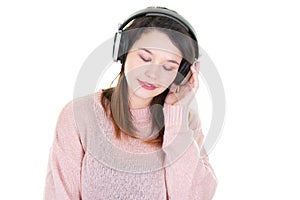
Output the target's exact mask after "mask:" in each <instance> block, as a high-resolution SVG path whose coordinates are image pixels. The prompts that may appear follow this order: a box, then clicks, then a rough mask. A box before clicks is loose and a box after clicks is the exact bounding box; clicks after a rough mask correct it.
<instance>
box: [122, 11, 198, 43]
mask: <svg viewBox="0 0 300 200" xmlns="http://www.w3.org/2000/svg"><path fill="white" fill-rule="evenodd" d="M143 16H163V17H167V18H171V19H173V20H174V21H176V22H178V23H179V24H181V25H182V26H183V27H184V28H185V29H186V30H187V31H188V32H189V33H190V34H191V36H192V38H193V39H194V40H195V41H197V37H196V34H195V31H194V29H193V27H192V26H191V24H190V23H189V22H188V21H187V20H185V19H184V18H183V17H182V16H181V15H179V14H178V13H176V12H175V11H172V10H169V9H166V8H163V7H148V8H145V9H143V10H140V11H137V12H135V13H133V14H132V15H130V16H129V17H128V18H127V19H126V20H125V21H124V22H123V23H122V24H120V26H119V29H118V31H122V30H123V29H124V28H125V27H126V26H127V25H128V24H129V23H130V22H131V21H132V20H134V19H136V18H138V17H143Z"/></svg>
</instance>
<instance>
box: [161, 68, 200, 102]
mask: <svg viewBox="0 0 300 200" xmlns="http://www.w3.org/2000/svg"><path fill="white" fill-rule="evenodd" d="M199 69H200V62H195V63H194V64H193V65H192V66H191V70H190V71H191V73H192V75H191V77H190V79H189V80H188V81H187V83H186V84H184V85H180V86H177V85H175V84H174V83H173V85H172V86H171V88H170V92H169V94H168V95H167V97H166V99H165V103H166V104H169V105H177V104H181V105H185V106H188V105H189V104H190V103H191V101H192V100H193V98H194V96H195V94H196V92H197V90H198V88H199V80H198V73H199Z"/></svg>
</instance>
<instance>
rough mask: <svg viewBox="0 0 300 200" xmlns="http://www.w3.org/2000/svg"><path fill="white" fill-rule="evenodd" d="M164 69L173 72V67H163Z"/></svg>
mask: <svg viewBox="0 0 300 200" xmlns="http://www.w3.org/2000/svg"><path fill="white" fill-rule="evenodd" d="M163 68H164V69H165V70H166V71H172V70H173V67H167V66H165V65H163Z"/></svg>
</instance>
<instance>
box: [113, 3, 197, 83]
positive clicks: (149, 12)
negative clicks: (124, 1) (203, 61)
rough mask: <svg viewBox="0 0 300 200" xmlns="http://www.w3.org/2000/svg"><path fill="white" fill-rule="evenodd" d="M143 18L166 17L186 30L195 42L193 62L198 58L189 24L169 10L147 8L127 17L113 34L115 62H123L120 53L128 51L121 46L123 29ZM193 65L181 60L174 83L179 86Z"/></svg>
mask: <svg viewBox="0 0 300 200" xmlns="http://www.w3.org/2000/svg"><path fill="white" fill-rule="evenodd" d="M144 16H161V17H167V18H170V19H172V20H174V21H176V22H177V23H179V24H180V25H181V26H182V27H183V28H185V29H186V31H187V32H188V33H189V34H190V36H191V38H192V39H193V40H195V41H196V47H195V59H194V60H195V61H196V60H197V59H198V57H199V47H198V40H197V37H196V33H195V31H194V29H193V27H192V26H191V25H190V23H189V22H188V21H187V20H185V19H184V18H183V17H182V16H181V15H179V14H178V13H176V12H175V11H172V10H169V9H167V8H164V7H148V8H146V9H143V10H140V11H137V12H135V13H133V14H132V15H131V16H129V17H128V18H127V19H126V20H125V21H124V22H123V23H122V24H120V25H119V28H118V31H117V32H116V33H115V38H114V45H113V55H112V56H113V60H114V61H115V62H117V61H119V60H120V61H121V63H122V62H123V61H124V58H122V55H120V54H122V53H124V52H127V51H128V49H124V48H126V45H122V44H121V39H122V33H123V31H124V30H123V29H124V28H125V27H126V26H127V25H128V24H129V23H130V22H131V21H133V20H134V19H136V18H139V17H144ZM192 64H193V63H190V62H188V61H187V60H186V59H185V58H182V61H181V63H180V66H179V70H178V73H177V77H176V78H175V80H174V83H175V84H177V85H179V84H180V83H182V81H183V79H184V78H185V77H186V76H187V74H188V72H189V71H190V67H191V65H192ZM179 73H180V74H179Z"/></svg>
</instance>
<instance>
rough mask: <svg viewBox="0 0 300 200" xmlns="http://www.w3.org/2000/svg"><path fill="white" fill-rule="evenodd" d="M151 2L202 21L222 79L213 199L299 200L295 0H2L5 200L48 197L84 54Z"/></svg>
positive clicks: (203, 41) (0, 144) (0, 113)
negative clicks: (51, 162) (57, 133)
mask: <svg viewBox="0 0 300 200" xmlns="http://www.w3.org/2000/svg"><path fill="white" fill-rule="evenodd" d="M150 5H160V6H166V7H168V8H171V9H174V10H176V11H177V12H179V13H180V14H181V15H183V16H184V17H185V18H186V19H187V20H188V21H189V22H190V23H191V24H192V25H193V26H194V28H195V29H196V31H197V34H198V38H199V44H200V46H201V47H202V48H203V49H204V50H205V51H206V52H207V53H208V55H209V56H210V58H211V59H212V61H213V62H214V64H215V65H216V67H217V69H218V71H219V73H220V76H221V78H222V80H223V84H224V87H225V93H226V120H225V124H224V128H223V131H222V136H221V137H220V139H219V141H218V143H217V145H216V146H215V148H214V150H213V151H212V153H211V154H210V161H211V164H212V165H213V168H214V169H215V172H216V174H217V177H218V180H219V185H218V188H217V192H216V194H215V198H214V199H216V200H223V199H226V200H227V199H232V200H233V199H236V200H240V199H243V200H244V199H300V192H299V190H298V189H299V180H300V172H299V169H300V162H299V155H298V154H299V152H300V145H299V138H300V137H299V134H300V128H299V126H298V125H299V118H300V117H299V113H300V106H299V102H300V95H299V85H300V81H299V68H300V59H299V55H300V51H299V46H300V39H299V35H300V29H299V18H300V13H299V6H298V4H297V3H296V1H292V0H285V1H274V0H273V1H271V0H269V1H267V0H252V1H238V0H235V1H234V0H227V1H221V0H219V1H217V0H210V1H191V0H190V1H189V0H186V1H174V0H170V1H116V0H114V1H107V3H106V5H104V3H100V1H80V2H79V1H48V2H46V1H32V0H31V1H7V2H6V3H5V2H4V1H1V3H0V27H1V28H0V29H1V30H0V35H1V37H0V56H1V58H0V91H1V104H0V119H1V126H0V127H1V140H0V159H1V165H0V185H1V186H0V188H1V189H0V190H1V199H42V195H43V187H44V181H45V174H46V167H47V162H48V154H49V149H50V146H51V143H52V140H53V134H54V128H55V124H56V120H57V117H58V114H59V112H60V110H61V109H62V107H63V106H64V105H65V104H66V103H67V102H68V101H69V100H70V99H71V98H72V97H73V89H74V83H75V80H76V77H77V74H78V72H79V70H80V67H81V65H82V63H83V62H84V60H85V59H86V58H87V56H88V55H89V54H90V53H91V52H92V51H93V50H94V49H95V48H96V47H97V46H98V45H99V44H101V43H102V42H103V41H105V40H106V39H108V38H111V37H112V36H113V34H114V32H115V31H116V29H117V24H118V23H120V22H122V21H123V20H124V19H125V18H126V17H127V16H128V15H130V14H131V13H133V12H135V11H137V10H139V9H142V8H145V7H147V6H150ZM203 90H205V88H204V89H203ZM202 118H205V116H202ZM204 120H206V119H204Z"/></svg>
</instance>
